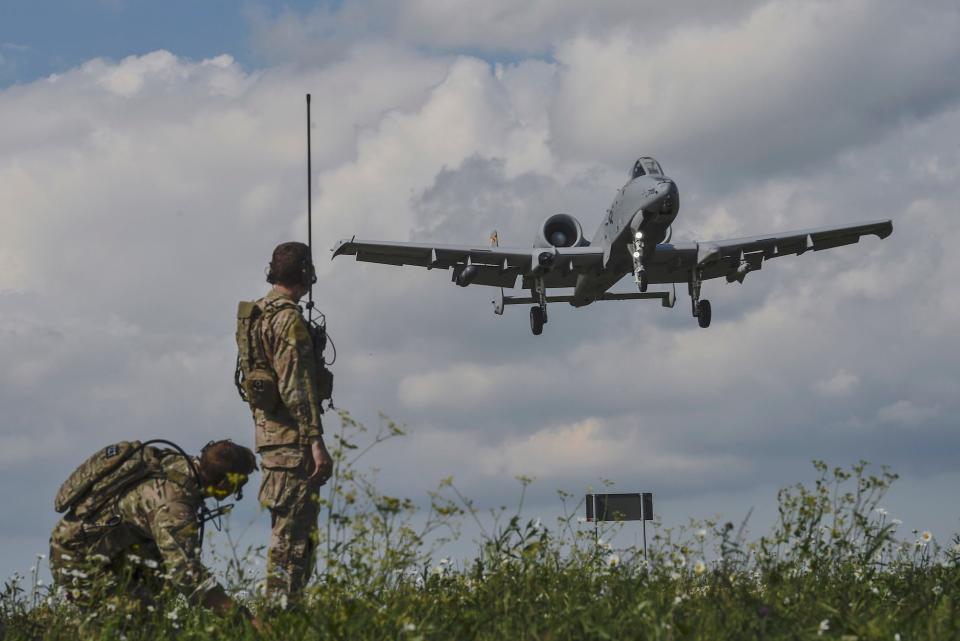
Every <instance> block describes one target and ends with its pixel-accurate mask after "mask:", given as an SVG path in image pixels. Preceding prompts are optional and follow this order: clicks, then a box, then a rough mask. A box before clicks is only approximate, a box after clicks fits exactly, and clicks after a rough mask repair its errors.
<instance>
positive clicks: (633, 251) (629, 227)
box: [333, 156, 893, 334]
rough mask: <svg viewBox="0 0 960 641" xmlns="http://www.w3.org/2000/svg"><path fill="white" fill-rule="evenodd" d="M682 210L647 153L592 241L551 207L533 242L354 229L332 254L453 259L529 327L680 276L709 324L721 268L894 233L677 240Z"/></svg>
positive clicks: (741, 270)
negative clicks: (554, 311) (369, 235)
mask: <svg viewBox="0 0 960 641" xmlns="http://www.w3.org/2000/svg"><path fill="white" fill-rule="evenodd" d="M679 209H680V198H679V192H678V191H677V185H676V183H674V182H673V181H672V180H671V179H669V178H667V177H666V176H665V175H664V173H663V170H662V169H661V167H660V164H659V163H658V162H657V161H656V160H654V159H653V158H650V157H649V156H644V157H641V158H640V159H639V160H637V162H636V163H635V164H634V166H633V170H632V171H631V173H630V179H629V180H628V181H627V183H626V184H625V185H624V186H623V187H622V188H621V189H620V191H618V192H617V197H616V198H615V199H614V201H613V204H612V205H610V208H609V209H608V210H607V212H606V214H605V216H604V219H603V224H601V225H600V227H599V229H597V231H596V233H595V234H594V236H593V239H592V240H590V241H587V240H586V238H584V236H583V229H582V228H581V226H580V222H579V221H578V220H577V219H576V218H574V217H573V216H570V215H568V214H554V215H553V216H550V217H548V218H547V219H546V220H545V221H544V222H543V224H542V225H541V226H540V228H539V229H538V230H537V233H536V238H535V240H534V244H533V248H532V249H528V248H508V247H500V246H499V243H498V241H497V235H496V232H494V233H493V235H492V236H491V241H492V242H491V246H487V247H483V246H475V245H439V244H421V243H407V242H378V241H366V240H356V238H355V237H354V238H351V239H349V240H341V241H340V242H339V243H337V245H336V247H334V249H333V257H334V258H336V257H337V256H341V255H354V256H356V257H357V260H362V261H366V262H371V263H384V264H387V265H417V266H420V267H426V268H427V269H449V268H453V281H454V282H455V283H456V284H457V285H460V286H461V287H466V286H468V285H489V286H492V287H498V288H500V294H499V296H498V297H497V299H496V300H495V301H493V303H494V312H495V313H496V314H503V310H504V307H505V306H507V305H530V304H532V307H531V308H530V329H531V330H533V333H534V334H540V333H541V332H542V331H543V324H544V323H546V322H547V303H570V304H571V305H573V306H574V307H583V306H585V305H589V304H590V303H593V302H595V301H601V300H630V299H638V298H649V299H659V300H660V301H661V303H662V305H663V306H664V307H673V305H674V303H675V302H676V285H675V283H686V284H687V290H688V291H689V293H690V299H691V304H692V309H693V315H694V317H696V319H697V321H698V322H699V324H700V327H709V325H710V315H711V312H710V301H708V300H705V299H701V298H700V288H701V285H702V283H703V281H705V280H709V279H712V278H720V277H724V278H726V279H727V282H728V283H732V282H734V281H736V282H739V283H742V282H743V279H744V278H745V277H746V275H747V274H749V273H750V272H753V271H757V270H758V269H760V268H761V266H762V265H763V262H764V261H765V260H767V259H770V258H776V257H778V256H787V255H793V254H796V255H800V254H802V253H804V252H806V251H807V250H810V249H812V250H814V251H819V250H821V249H830V248H831V247H840V246H841V245H850V244H853V243H856V242H858V241H859V240H860V237H861V236H866V235H869V234H874V235H876V236H878V237H880V238H886V237H887V236H889V235H890V234H891V233H892V232H893V223H892V222H891V221H890V220H881V221H873V222H864V223H858V224H854V225H836V226H830V227H818V228H814V229H806V230H802V231H791V232H781V233H775V234H765V235H762V236H752V237H748V238H735V239H731V240H712V241H691V242H678V243H674V242H671V236H672V227H671V226H672V225H673V222H674V220H676V218H677V212H678V211H679ZM627 274H633V276H634V280H635V281H636V283H637V286H638V289H639V291H638V292H623V293H620V292H610V291H609V290H610V288H611V287H613V285H614V284H616V283H617V281H619V280H620V279H621V278H623V277H624V276H626V275H627ZM521 277H522V279H523V281H522V286H523V289H526V290H529V291H530V295H529V296H506V295H504V293H503V289H504V288H509V289H513V288H514V287H515V286H516V283H517V279H518V278H521ZM650 284H670V285H671V289H670V291H661V292H648V291H647V287H648V285H650ZM561 288H573V293H572V294H571V293H563V294H559V293H558V294H554V293H551V292H550V290H554V289H561Z"/></svg>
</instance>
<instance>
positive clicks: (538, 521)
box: [533, 519, 543, 530]
mask: <svg viewBox="0 0 960 641" xmlns="http://www.w3.org/2000/svg"><path fill="white" fill-rule="evenodd" d="M542 526H543V524H542V523H541V522H540V519H537V520H536V521H534V522H533V529H534V530H539V529H540V528H541V527H542Z"/></svg>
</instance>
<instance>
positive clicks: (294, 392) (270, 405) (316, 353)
mask: <svg viewBox="0 0 960 641" xmlns="http://www.w3.org/2000/svg"><path fill="white" fill-rule="evenodd" d="M267 282H268V283H270V284H272V285H273V289H271V290H270V292H269V293H268V294H267V295H266V296H264V297H263V298H261V299H260V300H258V301H256V302H254V303H248V302H242V303H240V306H239V309H238V313H237V347H238V355H237V385H238V389H239V391H240V395H241V396H242V397H243V398H244V400H246V401H247V402H248V403H249V404H250V408H251V410H252V411H253V420H254V424H255V426H256V427H255V429H256V448H257V452H259V454H260V460H261V466H262V468H263V479H262V483H261V486H260V503H261V505H263V506H264V507H266V508H267V509H268V510H270V525H271V529H272V533H271V538H270V549H269V552H268V558H267V592H268V594H269V595H270V596H272V597H279V598H280V599H281V600H285V599H290V598H292V599H296V598H297V597H299V596H300V595H301V594H302V592H303V589H304V588H305V587H306V584H307V581H308V580H309V579H310V574H311V572H312V570H313V567H314V561H315V559H314V552H315V548H316V543H317V518H318V516H319V512H320V504H319V490H320V486H321V485H323V484H324V483H325V482H326V481H327V479H328V478H330V474H331V473H332V468H333V461H332V459H331V458H330V454H329V453H328V452H327V448H326V446H325V445H324V442H323V426H322V425H321V422H320V414H321V411H322V410H321V407H320V403H321V402H322V401H323V400H325V399H327V398H329V397H330V392H331V388H332V376H331V375H330V373H329V371H328V370H327V369H326V367H325V366H324V363H323V357H322V352H323V347H324V345H325V342H326V335H325V333H324V330H323V328H322V327H315V326H313V325H312V324H311V323H308V322H307V321H306V320H305V319H304V317H303V315H302V313H301V311H300V307H299V305H298V304H297V303H298V302H299V300H300V299H301V298H302V297H303V296H304V295H305V294H306V293H307V292H308V291H309V290H310V286H311V285H312V284H313V283H314V282H316V272H315V271H314V267H313V263H312V261H311V258H310V250H309V248H308V247H307V246H306V245H304V244H303V243H296V242H288V243H282V244H280V245H278V246H277V248H276V249H274V251H273V258H272V259H271V261H270V267H269V272H268V274H267Z"/></svg>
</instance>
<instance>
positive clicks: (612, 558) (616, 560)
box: [607, 553, 620, 568]
mask: <svg viewBox="0 0 960 641" xmlns="http://www.w3.org/2000/svg"><path fill="white" fill-rule="evenodd" d="M618 565H620V557H619V556H617V555H616V554H614V553H611V554H608V555H607V567H611V568H615V567H617V566H618Z"/></svg>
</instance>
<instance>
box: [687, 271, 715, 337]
mask: <svg viewBox="0 0 960 641" xmlns="http://www.w3.org/2000/svg"><path fill="white" fill-rule="evenodd" d="M701 285H703V273H702V272H701V271H700V270H699V269H694V270H692V271H691V272H690V282H689V283H687V286H688V289H689V291H690V302H691V305H692V307H693V316H694V318H696V319H697V324H698V325H700V327H703V328H704V329H706V328H707V327H710V317H711V312H710V301H708V300H706V299H704V300H700V287H701Z"/></svg>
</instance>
